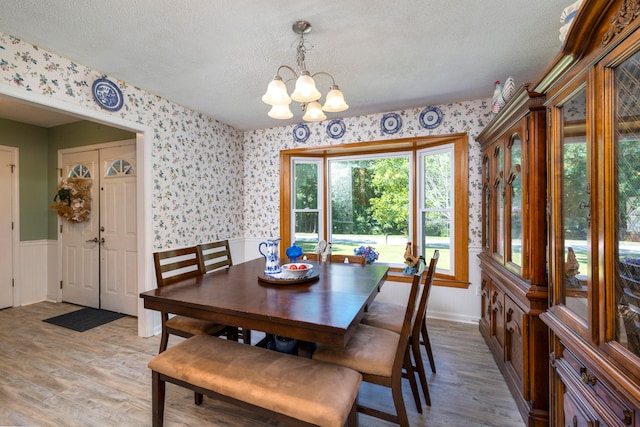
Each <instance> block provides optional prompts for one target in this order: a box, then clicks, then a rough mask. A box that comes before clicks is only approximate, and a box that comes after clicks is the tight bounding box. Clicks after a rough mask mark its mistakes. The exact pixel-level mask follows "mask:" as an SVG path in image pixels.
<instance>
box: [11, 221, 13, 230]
mask: <svg viewBox="0 0 640 427" xmlns="http://www.w3.org/2000/svg"><path fill="white" fill-rule="evenodd" d="M11 229H12V230H13V221H11Z"/></svg>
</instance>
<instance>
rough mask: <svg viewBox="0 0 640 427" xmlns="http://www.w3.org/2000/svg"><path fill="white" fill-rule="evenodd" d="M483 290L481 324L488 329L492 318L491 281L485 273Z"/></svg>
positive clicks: (483, 275)
mask: <svg viewBox="0 0 640 427" xmlns="http://www.w3.org/2000/svg"><path fill="white" fill-rule="evenodd" d="M481 289H482V291H481V295H482V311H481V313H480V322H481V323H482V324H483V326H484V327H486V328H487V329H488V328H489V319H490V318H491V279H490V278H489V276H487V275H486V274H484V273H483V274H482V284H481Z"/></svg>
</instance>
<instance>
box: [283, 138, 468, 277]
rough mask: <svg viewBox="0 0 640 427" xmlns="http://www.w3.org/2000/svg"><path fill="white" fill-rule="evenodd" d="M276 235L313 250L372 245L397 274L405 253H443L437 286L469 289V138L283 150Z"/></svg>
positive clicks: (337, 250) (285, 244)
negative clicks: (322, 246)
mask: <svg viewBox="0 0 640 427" xmlns="http://www.w3.org/2000/svg"><path fill="white" fill-rule="evenodd" d="M280 157H281V167H282V172H281V186H280V194H281V196H280V198H281V236H282V238H283V247H284V248H286V247H288V246H290V245H292V244H293V242H295V243H296V244H297V245H298V246H301V247H302V248H303V250H304V251H305V252H313V251H314V248H315V246H316V245H317V243H318V241H319V240H325V241H327V242H330V243H331V251H332V253H336V254H353V253H354V249H356V250H357V249H358V248H360V247H370V248H372V249H373V250H375V252H376V253H377V254H378V258H377V260H375V262H378V263H385V264H389V265H390V266H391V267H392V271H393V272H394V273H392V274H391V276H392V277H391V278H393V276H394V275H397V276H398V277H400V276H401V271H402V269H403V268H404V266H405V264H404V261H405V260H404V253H405V249H406V246H407V243H411V245H412V248H413V254H414V255H425V258H427V259H428V258H430V257H431V255H432V254H433V250H435V249H438V250H439V251H440V260H439V262H438V270H437V279H438V282H439V284H448V285H451V286H458V287H466V286H467V285H468V283H467V281H468V271H467V269H468V201H467V200H468V172H469V171H468V166H467V163H468V162H467V137H466V134H454V135H446V136H435V137H433V136H432V137H421V138H415V139H401V140H391V141H381V142H372V143H358V144H345V145H340V146H330V147H314V148H307V149H294V150H286V151H282V152H281V153H280Z"/></svg>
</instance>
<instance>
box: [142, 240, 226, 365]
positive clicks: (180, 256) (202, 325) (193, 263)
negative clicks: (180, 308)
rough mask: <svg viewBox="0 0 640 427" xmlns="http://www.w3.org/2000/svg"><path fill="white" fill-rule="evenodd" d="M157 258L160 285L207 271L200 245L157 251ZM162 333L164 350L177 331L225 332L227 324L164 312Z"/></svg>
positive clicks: (188, 333) (186, 333)
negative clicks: (202, 260)
mask: <svg viewBox="0 0 640 427" xmlns="http://www.w3.org/2000/svg"><path fill="white" fill-rule="evenodd" d="M153 262H154V264H155V267H156V282H157V285H158V288H163V287H166V286H171V285H173V284H175V283H177V282H179V281H181V280H184V279H189V278H191V277H197V276H201V275H202V274H204V270H203V269H202V266H201V262H200V256H199V251H198V248H197V247H196V246H192V247H188V248H182V249H173V250H169V251H163V252H155V253H154V254H153ZM160 314H161V317H162V336H161V338H160V350H159V353H162V352H163V351H165V350H166V349H167V344H168V342H169V335H177V336H181V337H184V338H189V337H192V336H194V335H216V336H219V335H222V334H224V333H225V329H226V326H225V325H220V324H218V323H215V322H211V321H209V320H202V319H195V318H192V317H187V316H173V317H169V313H167V312H161V313H160Z"/></svg>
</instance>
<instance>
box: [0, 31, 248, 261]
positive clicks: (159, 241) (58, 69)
mask: <svg viewBox="0 0 640 427" xmlns="http://www.w3.org/2000/svg"><path fill="white" fill-rule="evenodd" d="M98 78H107V79H109V80H111V81H112V82H114V83H116V84H117V85H118V87H119V89H120V91H121V92H122V94H123V98H124V105H123V107H122V109H120V110H119V111H117V112H107V111H106V110H102V109H101V107H100V106H99V105H98V104H97V103H96V102H95V100H94V99H93V95H92V93H91V86H92V84H93V82H94V81H95V80H96V79H98ZM0 84H4V85H10V86H13V87H17V88H21V89H23V90H25V91H28V92H33V93H38V94H41V95H42V96H43V97H50V98H55V99H58V100H62V101H64V102H68V103H70V104H76V105H80V106H82V107H85V108H88V109H94V110H100V111H103V112H105V113H108V114H112V115H114V116H117V117H120V118H122V119H125V120H128V121H131V122H136V123H141V124H144V125H146V126H148V127H149V128H151V129H152V130H153V139H152V141H148V143H150V144H152V151H151V159H152V163H151V165H147V167H150V168H151V170H152V181H153V182H152V218H153V225H152V230H153V233H154V236H153V239H154V248H156V249H161V248H167V247H180V246H187V245H193V244H196V243H200V242H203V241H209V240H218V239H226V238H237V237H243V228H242V224H243V214H244V213H243V199H242V189H243V187H244V180H243V176H242V173H243V165H242V164H243V149H242V132H239V131H237V130H236V129H234V128H233V127H231V126H228V125H226V124H223V123H220V122H218V121H216V120H214V119H213V118H210V117H207V116H204V115H202V114H200V113H197V112H195V111H193V110H190V109H188V108H185V107H183V106H181V105H178V104H175V103H173V102H171V101H169V100H167V99H163V98H161V97H158V96H156V95H153V94H151V93H148V92H145V91H144V90H142V89H140V88H137V87H134V86H130V85H128V84H127V83H125V82H122V81H118V80H116V79H113V78H109V76H105V75H103V74H101V73H100V72H99V71H97V70H92V69H90V68H87V67H84V66H82V65H80V64H76V63H74V62H73V61H70V60H68V59H66V58H63V57H60V56H58V55H55V54H52V53H49V52H47V51H45V50H42V49H40V48H38V47H37V46H33V45H30V44H28V43H25V42H23V41H21V40H19V39H17V38H15V37H12V36H10V35H7V34H3V33H0Z"/></svg>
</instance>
